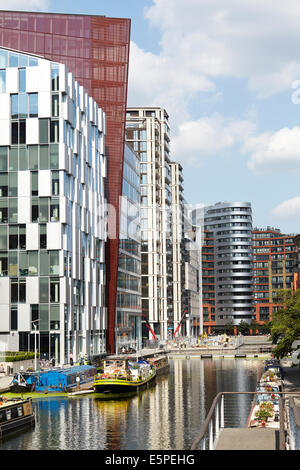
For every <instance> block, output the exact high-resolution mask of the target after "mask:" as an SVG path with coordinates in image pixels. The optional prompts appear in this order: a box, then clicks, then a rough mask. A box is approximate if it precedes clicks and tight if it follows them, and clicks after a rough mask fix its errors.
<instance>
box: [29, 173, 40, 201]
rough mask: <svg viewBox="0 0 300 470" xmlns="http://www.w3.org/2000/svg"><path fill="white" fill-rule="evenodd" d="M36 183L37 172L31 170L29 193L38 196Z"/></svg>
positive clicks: (37, 179) (37, 180)
mask: <svg viewBox="0 0 300 470" xmlns="http://www.w3.org/2000/svg"><path fill="white" fill-rule="evenodd" d="M38 183H39V178H38V172H37V171H32V172H31V195H32V196H38V194H39V186H38Z"/></svg>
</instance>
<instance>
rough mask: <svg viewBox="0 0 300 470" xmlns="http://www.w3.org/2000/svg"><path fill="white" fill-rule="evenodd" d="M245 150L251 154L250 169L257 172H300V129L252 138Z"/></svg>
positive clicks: (245, 144) (245, 145) (247, 141)
mask: <svg viewBox="0 0 300 470" xmlns="http://www.w3.org/2000/svg"><path fill="white" fill-rule="evenodd" d="M244 149H246V150H248V151H249V152H251V157H250V159H249V161H248V168H249V169H251V170H255V171H266V170H268V171H270V170H274V171H276V170H277V171H278V170H293V171H300V127H297V126H296V127H293V128H291V129H289V128H283V129H280V130H279V131H277V132H273V133H263V134H261V135H257V136H250V137H248V138H247V139H246V140H245V143H244Z"/></svg>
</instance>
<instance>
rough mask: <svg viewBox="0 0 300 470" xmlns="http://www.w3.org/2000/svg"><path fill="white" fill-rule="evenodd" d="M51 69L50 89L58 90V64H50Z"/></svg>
mask: <svg viewBox="0 0 300 470" xmlns="http://www.w3.org/2000/svg"><path fill="white" fill-rule="evenodd" d="M51 68H52V70H51V81H52V86H51V88H52V91H58V90H59V66H58V65H52V67H51Z"/></svg>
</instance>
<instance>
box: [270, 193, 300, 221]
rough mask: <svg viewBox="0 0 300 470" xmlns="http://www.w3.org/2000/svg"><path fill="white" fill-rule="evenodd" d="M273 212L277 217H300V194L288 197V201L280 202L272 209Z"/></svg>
mask: <svg viewBox="0 0 300 470" xmlns="http://www.w3.org/2000/svg"><path fill="white" fill-rule="evenodd" d="M272 214H273V215H274V216H276V217H280V218H285V219H294V218H296V217H297V218H299V217H300V196H297V197H294V198H291V199H288V200H287V201H284V202H282V203H281V204H278V206H277V207H275V208H274V209H273V210H272Z"/></svg>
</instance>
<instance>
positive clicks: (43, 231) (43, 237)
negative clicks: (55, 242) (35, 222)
mask: <svg viewBox="0 0 300 470" xmlns="http://www.w3.org/2000/svg"><path fill="white" fill-rule="evenodd" d="M40 248H47V225H46V224H41V225H40Z"/></svg>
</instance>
